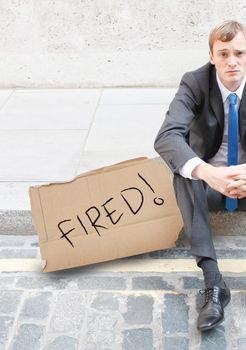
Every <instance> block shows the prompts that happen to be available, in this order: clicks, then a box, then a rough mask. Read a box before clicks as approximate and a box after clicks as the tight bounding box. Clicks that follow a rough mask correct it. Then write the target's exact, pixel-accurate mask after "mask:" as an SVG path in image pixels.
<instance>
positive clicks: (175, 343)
mask: <svg viewBox="0 0 246 350" xmlns="http://www.w3.org/2000/svg"><path fill="white" fill-rule="evenodd" d="M163 349H165V350H189V339H188V338H185V337H180V336H177V337H165V338H164V346H163Z"/></svg>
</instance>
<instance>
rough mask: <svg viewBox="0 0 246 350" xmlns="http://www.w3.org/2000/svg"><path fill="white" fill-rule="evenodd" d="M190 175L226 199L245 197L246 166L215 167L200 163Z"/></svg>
mask: <svg viewBox="0 0 246 350" xmlns="http://www.w3.org/2000/svg"><path fill="white" fill-rule="evenodd" d="M192 175H193V176H194V177H196V178H198V179H201V180H203V181H205V182H207V184H208V185H209V186H210V187H211V188H213V189H214V190H215V191H218V192H220V193H222V194H223V195H225V196H227V197H231V198H238V199H241V198H244V197H246V164H239V165H233V166H225V167H215V166H213V165H211V164H208V163H202V164H200V165H198V166H197V167H196V168H195V169H194V170H193V172H192Z"/></svg>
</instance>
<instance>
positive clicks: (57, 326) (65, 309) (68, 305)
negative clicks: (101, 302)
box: [51, 293, 86, 333]
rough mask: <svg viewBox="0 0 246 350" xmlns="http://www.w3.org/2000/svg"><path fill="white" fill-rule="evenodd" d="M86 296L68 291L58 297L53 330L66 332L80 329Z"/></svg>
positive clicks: (52, 324) (52, 323) (52, 322)
mask: <svg viewBox="0 0 246 350" xmlns="http://www.w3.org/2000/svg"><path fill="white" fill-rule="evenodd" d="M85 302H86V300H85V297H84V296H83V295H82V294H78V293H66V294H61V295H59V296H58V297H57V300H56V303H55V308H54V313H53V317H52V320H51V331H52V332H56V333H66V332H70V331H75V330H79V329H80V327H81V325H82V324H83V320H84V314H85Z"/></svg>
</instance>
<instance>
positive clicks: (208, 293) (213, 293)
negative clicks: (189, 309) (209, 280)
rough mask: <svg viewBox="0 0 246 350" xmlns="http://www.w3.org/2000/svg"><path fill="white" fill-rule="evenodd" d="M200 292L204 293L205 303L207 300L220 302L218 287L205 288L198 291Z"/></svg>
mask: <svg viewBox="0 0 246 350" xmlns="http://www.w3.org/2000/svg"><path fill="white" fill-rule="evenodd" d="M199 293H200V294H202V295H205V304H207V303H208V302H209V301H213V302H214V303H217V304H220V302H219V288H216V287H214V288H206V289H202V290H200V291H199Z"/></svg>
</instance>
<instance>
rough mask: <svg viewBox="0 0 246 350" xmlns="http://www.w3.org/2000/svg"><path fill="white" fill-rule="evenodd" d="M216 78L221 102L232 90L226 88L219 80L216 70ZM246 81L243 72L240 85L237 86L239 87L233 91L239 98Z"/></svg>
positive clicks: (245, 75)
mask: <svg viewBox="0 0 246 350" xmlns="http://www.w3.org/2000/svg"><path fill="white" fill-rule="evenodd" d="M216 79H217V83H218V85H219V89H220V92H221V96H222V100H223V103H224V102H225V101H226V99H227V97H228V96H229V95H230V94H231V93H232V91H230V90H228V89H227V88H226V87H225V86H224V85H223V84H222V82H221V81H220V78H219V76H218V73H217V72H216ZM245 83H246V74H244V78H243V81H242V83H241V85H240V86H239V88H238V89H237V90H236V91H233V92H234V93H235V94H236V95H237V96H238V97H239V99H240V100H241V99H242V94H243V89H244V86H245Z"/></svg>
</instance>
